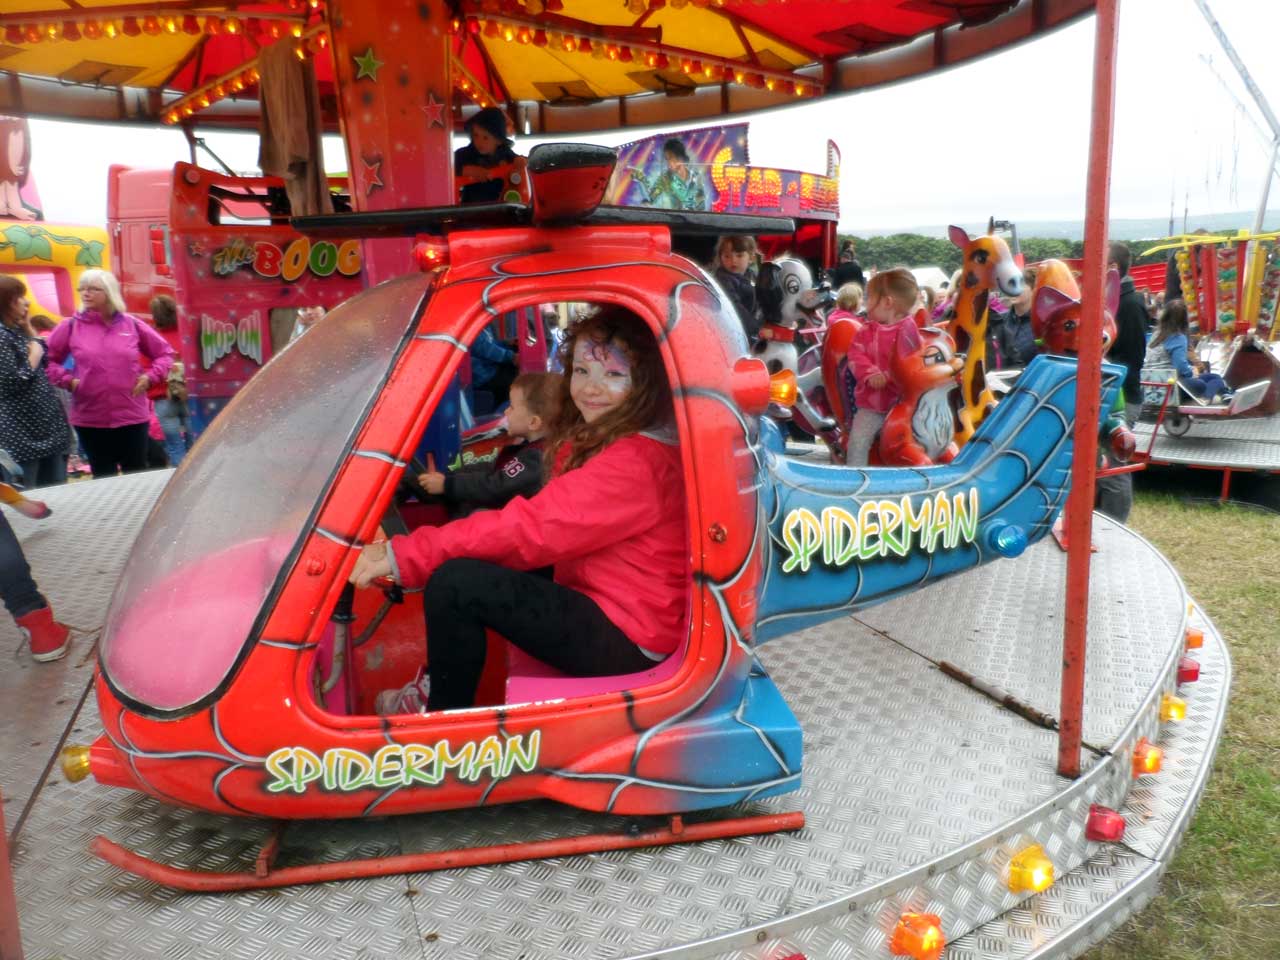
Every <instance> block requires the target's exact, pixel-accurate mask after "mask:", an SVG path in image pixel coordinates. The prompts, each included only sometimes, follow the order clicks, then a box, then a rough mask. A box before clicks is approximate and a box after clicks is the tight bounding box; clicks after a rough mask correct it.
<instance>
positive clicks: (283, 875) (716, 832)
mask: <svg viewBox="0 0 1280 960" xmlns="http://www.w3.org/2000/svg"><path fill="white" fill-rule="evenodd" d="M803 828H804V814H803V813H800V812H798V811H797V812H793V813H776V814H764V815H761V816H757V817H739V818H735V819H732V820H713V821H709V822H706V823H690V824H686V823H683V822H682V821H681V819H680V818H679V817H675V818H673V819H672V822H671V825H670V826H667V827H660V828H658V829H655V830H648V831H645V832H643V833H638V834H635V835H634V836H632V835H629V834H622V833H618V834H591V835H588V836H582V837H557V838H555V839H552V840H532V841H529V842H527V843H504V844H498V845H495V846H491V847H467V848H464V849H461V850H442V851H436V852H432V853H407V854H401V855H400V856H396V857H372V858H370V859H367V860H346V861H339V862H338V863H315V864H308V865H306V866H300V867H284V868H282V869H280V870H271V871H269V872H267V873H265V874H263V873H261V872H258V871H255V872H254V873H202V872H200V871H196V870H184V869H182V868H180V867H171V866H168V865H167V864H163V863H156V862H155V861H154V860H148V859H147V858H146V857H143V856H140V855H138V854H136V853H134V852H133V851H132V850H126V849H125V848H124V847H122V846H120V845H119V844H116V843H112V842H111V841H110V840H108V839H107V838H106V837H94V838H93V840H92V841H91V842H90V844H89V849H90V850H91V851H92V852H93V853H94V854H95V855H96V856H99V857H101V858H102V859H103V860H106V861H107V862H108V863H111V864H114V865H115V866H117V867H119V868H120V869H121V870H126V871H128V872H129V873H132V874H136V875H137V876H140V877H144V878H145V879H147V880H152V881H154V882H156V883H159V884H162V885H163V886H166V887H174V888H176V889H178V890H189V891H191V892H193V893H226V892H229V891H233V890H266V889H268V888H272V887H292V886H296V885H299V884H304V883H326V882H329V881H332V880H355V879H359V878H362V877H386V876H391V875H393V874H399V873H428V872H430V871H432V870H456V869H459V868H461V867H475V866H482V865H485V864H493V863H516V862H519V861H522V860H546V859H548V858H550V857H566V856H574V855H577V854H583V853H600V852H602V851H605V850H635V849H639V848H642V847H661V846H669V845H671V844H676V843H697V842H700V841H703V840H720V839H725V838H728V837H745V836H755V835H757V834H762V833H779V832H781V831H785V830H800V829H803ZM4 960H8V957H5V958H4Z"/></svg>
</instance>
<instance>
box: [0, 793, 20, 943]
mask: <svg viewBox="0 0 1280 960" xmlns="http://www.w3.org/2000/svg"><path fill="white" fill-rule="evenodd" d="M8 836H9V834H8V833H7V832H6V831H5V825H4V797H3V796H0V960H22V931H21V930H19V929H18V894H17V893H16V892H15V890H14V887H13V868H12V867H10V866H9V841H8V840H7V839H6V838H7V837H8Z"/></svg>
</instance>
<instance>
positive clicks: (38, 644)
mask: <svg viewBox="0 0 1280 960" xmlns="http://www.w3.org/2000/svg"><path fill="white" fill-rule="evenodd" d="M15 622H16V623H17V624H18V629H19V630H21V631H22V632H23V633H24V634H26V637H27V640H28V641H29V642H30V644H31V656H33V657H35V658H36V659H37V660H39V661H40V662H41V663H46V662H48V661H50V660H58V659H61V658H62V657H65V656H66V655H67V646H68V644H69V643H70V642H71V631H70V629H68V628H67V627H66V626H65V625H63V624H61V623H59V622H58V621H57V620H55V619H53V610H51V609H50V608H49V607H41V608H40V609H39V610H32V611H31V612H30V613H28V614H26V615H25V616H21V617H18V618H16V620H15Z"/></svg>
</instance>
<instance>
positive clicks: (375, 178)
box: [360, 157, 386, 197]
mask: <svg viewBox="0 0 1280 960" xmlns="http://www.w3.org/2000/svg"><path fill="white" fill-rule="evenodd" d="M360 162H361V163H363V164H364V195H365V196H366V197H367V196H369V194H371V193H373V191H374V190H376V189H378V188H379V187H383V186H386V184H384V183H383V182H382V158H381V157H374V158H372V159H369V158H367V157H361V158H360Z"/></svg>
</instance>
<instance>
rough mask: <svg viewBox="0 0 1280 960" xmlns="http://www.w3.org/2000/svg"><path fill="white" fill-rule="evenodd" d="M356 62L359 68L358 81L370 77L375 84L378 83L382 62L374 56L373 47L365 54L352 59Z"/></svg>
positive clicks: (357, 72)
mask: <svg viewBox="0 0 1280 960" xmlns="http://www.w3.org/2000/svg"><path fill="white" fill-rule="evenodd" d="M351 59H352V60H354V61H355V62H356V66H357V67H358V68H359V69H358V70H356V79H357V80H360V79H362V78H364V77H368V78H369V79H370V80H372V81H373V82H374V83H377V82H378V68H379V67H381V66H382V61H381V60H379V59H378V58H377V57H375V56H374V55H373V47H370V48H369V49H368V50H366V51H365V52H364V53H363V54H361V55H360V56H358V57H356V56H353V57H352V58H351Z"/></svg>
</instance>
